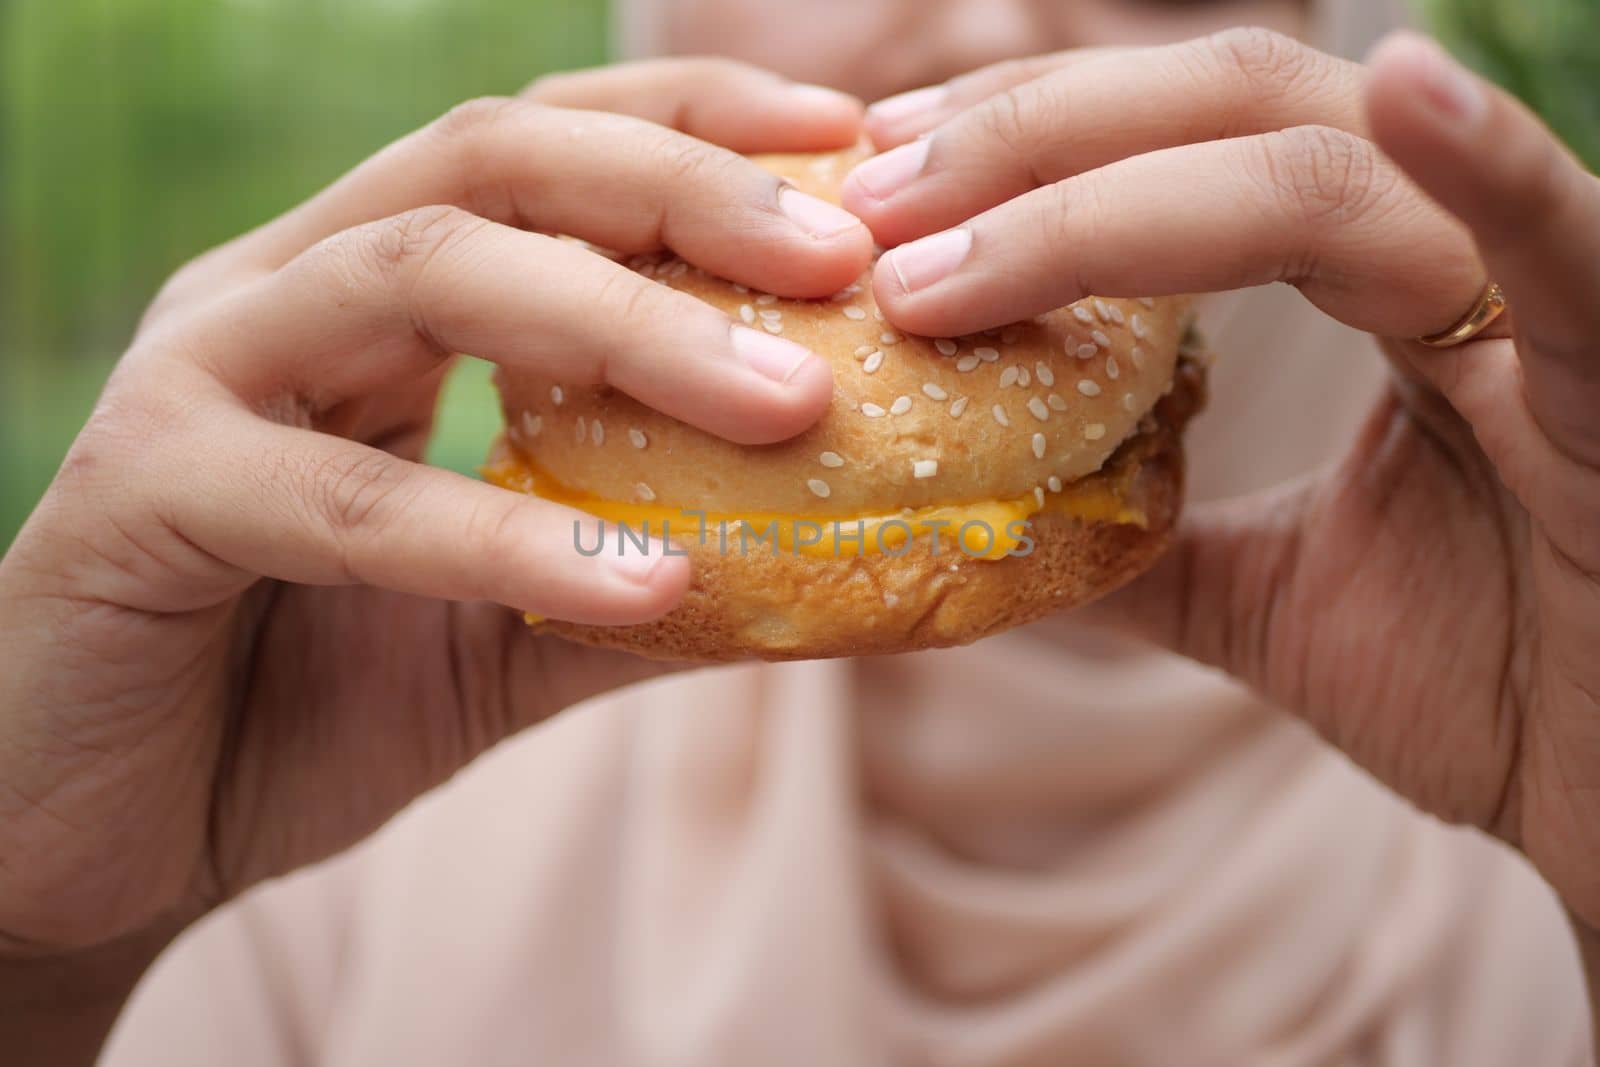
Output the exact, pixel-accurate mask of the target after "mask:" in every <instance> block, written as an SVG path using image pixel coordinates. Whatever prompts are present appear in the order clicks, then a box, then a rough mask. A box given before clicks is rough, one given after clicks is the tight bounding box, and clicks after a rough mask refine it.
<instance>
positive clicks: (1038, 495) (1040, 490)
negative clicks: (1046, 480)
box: [1033, 485, 1044, 508]
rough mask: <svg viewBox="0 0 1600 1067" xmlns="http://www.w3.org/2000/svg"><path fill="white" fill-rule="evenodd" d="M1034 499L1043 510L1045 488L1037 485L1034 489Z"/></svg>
mask: <svg viewBox="0 0 1600 1067" xmlns="http://www.w3.org/2000/svg"><path fill="white" fill-rule="evenodd" d="M1033 499H1034V500H1036V501H1038V504H1039V506H1040V507H1041V508H1042V507H1044V486H1042V485H1036V486H1034V487H1033Z"/></svg>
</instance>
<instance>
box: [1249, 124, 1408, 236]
mask: <svg viewBox="0 0 1600 1067" xmlns="http://www.w3.org/2000/svg"><path fill="white" fill-rule="evenodd" d="M1259 144H1260V163H1261V167H1260V172H1261V174H1262V176H1263V178H1264V180H1265V181H1266V183H1267V185H1268V187H1269V189H1268V191H1269V192H1270V193H1271V194H1272V195H1273V196H1275V197H1276V198H1277V202H1278V204H1279V205H1280V206H1281V207H1282V208H1283V209H1284V210H1285V211H1287V212H1289V213H1290V214H1291V216H1292V217H1294V218H1297V219H1300V220H1303V221H1305V222H1306V223H1309V224H1310V225H1312V226H1313V227H1319V228H1320V227H1324V226H1328V225H1341V224H1344V223H1347V222H1350V221H1351V220H1353V219H1358V218H1362V217H1365V216H1367V215H1370V214H1371V213H1372V212H1373V211H1374V210H1375V209H1377V208H1378V207H1379V206H1380V205H1381V204H1382V203H1383V201H1384V200H1385V198H1386V197H1387V194H1388V193H1389V192H1390V191H1391V189H1392V188H1393V186H1394V173H1393V172H1392V171H1390V170H1388V169H1386V168H1384V167H1382V166H1381V165H1380V164H1379V161H1378V156H1377V153H1376V152H1375V151H1374V150H1373V148H1372V146H1371V145H1370V144H1369V143H1367V142H1366V141H1364V140H1362V139H1361V138H1360V137H1357V136H1355V135H1354V134H1351V133H1347V132H1345V131H1344V130H1339V129H1334V128H1332V127H1328V126H1296V127H1292V128H1290V129H1287V130H1281V131H1277V132H1274V133H1270V134H1266V135H1265V136H1263V137H1262V138H1261V139H1260V141H1259Z"/></svg>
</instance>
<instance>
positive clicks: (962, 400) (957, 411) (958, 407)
mask: <svg viewBox="0 0 1600 1067" xmlns="http://www.w3.org/2000/svg"><path fill="white" fill-rule="evenodd" d="M967 399H968V398H967V397H964V396H958V397H956V401H955V403H953V404H951V405H950V417H951V418H952V419H959V418H960V417H961V413H962V412H963V411H966V410H967Z"/></svg>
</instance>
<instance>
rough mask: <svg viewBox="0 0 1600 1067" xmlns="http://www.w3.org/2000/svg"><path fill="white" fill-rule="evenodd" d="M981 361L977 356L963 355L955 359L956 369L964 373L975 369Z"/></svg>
mask: <svg viewBox="0 0 1600 1067" xmlns="http://www.w3.org/2000/svg"><path fill="white" fill-rule="evenodd" d="M981 362H983V361H982V360H980V359H979V358H978V357H977V356H974V355H965V356H962V357H961V358H960V359H958V360H956V370H958V371H960V372H961V373H962V374H966V373H967V372H968V371H973V370H977V369H978V364H979V363H981Z"/></svg>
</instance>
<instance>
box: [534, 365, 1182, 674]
mask: <svg viewBox="0 0 1600 1067" xmlns="http://www.w3.org/2000/svg"><path fill="white" fill-rule="evenodd" d="M1176 386H1177V387H1176V388H1175V389H1174V390H1173V392H1172V393H1171V394H1170V395H1169V396H1167V397H1166V398H1164V399H1163V400H1162V401H1161V403H1160V404H1158V405H1157V407H1156V410H1155V412H1154V413H1153V418H1152V419H1150V420H1147V422H1146V424H1145V427H1146V428H1145V429H1143V430H1142V431H1141V432H1140V433H1138V434H1137V435H1136V436H1134V437H1133V438H1130V439H1129V440H1128V441H1126V442H1124V444H1123V445H1122V447H1121V449H1119V451H1118V452H1117V453H1116V455H1115V456H1113V458H1112V461H1111V463H1109V464H1108V465H1107V466H1108V467H1110V466H1114V465H1116V464H1119V463H1121V464H1136V465H1137V470H1135V471H1133V472H1132V473H1131V477H1130V478H1129V480H1128V482H1127V488H1126V490H1125V493H1124V501H1125V503H1126V504H1127V505H1128V506H1129V507H1131V508H1134V509H1136V510H1138V511H1140V512H1142V513H1143V515H1144V516H1145V519H1146V522H1145V524H1144V525H1143V526H1138V525H1133V524H1126V523H1114V522H1086V521H1083V520H1080V519H1077V518H1073V517H1071V516H1068V515H1065V514H1062V513H1059V512H1052V511H1048V510H1046V511H1042V512H1039V513H1037V514H1035V515H1034V516H1032V518H1031V520H1030V522H1031V526H1030V529H1029V531H1028V534H1029V536H1030V537H1031V538H1032V539H1033V541H1034V546H1033V550H1032V551H1031V552H1030V553H1029V554H1028V555H1022V556H1008V557H1006V558H1004V559H999V560H985V559H977V558H973V557H970V556H968V555H966V554H965V553H963V552H961V551H960V550H959V549H958V548H956V547H955V546H954V545H953V544H952V542H951V541H950V540H949V539H944V540H943V542H942V544H941V545H940V550H939V551H938V553H937V554H935V552H934V550H933V545H932V541H931V539H929V538H927V537H919V538H917V539H916V540H915V541H914V542H912V543H911V546H910V547H909V548H908V549H907V550H905V551H903V552H902V553H901V554H900V555H897V556H896V555H888V554H884V553H875V554H866V555H846V556H843V557H839V558H834V557H828V556H808V555H796V554H794V553H792V552H784V553H779V554H777V555H774V554H772V553H771V552H770V551H768V550H756V549H752V550H751V551H749V552H748V553H743V554H741V553H739V552H736V551H730V552H729V553H727V554H723V553H721V552H720V551H719V550H718V546H717V543H716V538H715V537H709V538H707V543H706V544H703V545H702V544H699V543H697V542H696V541H694V540H690V541H688V543H686V544H682V545H681V546H680V547H682V548H683V550H684V551H685V553H686V554H687V556H688V557H689V560H690V563H691V564H692V565H693V568H694V580H693V584H692V586H691V588H690V590H689V592H688V593H687V594H686V595H685V597H684V599H683V600H682V601H681V602H680V603H679V604H678V606H677V607H675V608H674V609H673V610H672V611H671V612H669V613H668V614H667V615H665V616H663V617H662V618H660V619H657V620H655V621H653V622H648V623H642V624H638V625H633V626H609V627H608V626H589V625H580V624H576V623H569V622H559V621H555V620H541V621H538V622H535V623H533V626H534V628H535V629H536V630H538V631H539V632H541V633H549V634H555V635H558V636H561V637H564V638H568V639H571V640H574V641H580V642H582V643H584V644H589V645H598V646H602V647H608V648H619V649H626V650H628V651H631V652H635V653H637V654H639V655H642V656H646V657H649V658H652V659H663V660H679V661H704V662H717V661H728V660H741V659H761V660H792V659H825V658H831V657H836V656H867V655H883V654H889V653H897V652H911V651H916V650H918V649H926V648H944V647H949V646H952V645H963V644H968V643H970V642H973V641H976V640H978V639H980V638H983V637H987V636H989V635H991V634H995V633H999V632H1000V631H1002V630H1006V629H1009V628H1011V627H1013V626H1020V625H1022V624H1024V623H1028V622H1032V621H1033V620H1035V619H1038V618H1041V617H1042V616H1044V615H1048V614H1050V613H1052V612H1056V611H1061V610H1064V609H1068V608H1073V607H1077V606H1079V605H1082V604H1085V603H1088V602H1089V601H1091V600H1094V599H1096V598H1098V597H1100V596H1103V595H1105V594H1106V593H1109V592H1111V591H1112V590H1114V589H1116V588H1118V587H1119V586H1122V585H1124V584H1125V583H1127V582H1129V581H1131V580H1132V579H1133V578H1135V577H1137V576H1138V575H1139V574H1141V573H1142V572H1144V571H1145V570H1146V569H1148V568H1149V567H1150V565H1151V564H1152V563H1154V562H1155V560H1156V559H1157V558H1158V557H1159V556H1160V555H1161V554H1162V552H1163V551H1165V549H1166V548H1167V546H1168V544H1169V543H1170V541H1171V536H1172V530H1173V526H1174V525H1175V524H1176V522H1177V518H1178V512H1179V508H1180V505H1181V501H1182V497H1183V470H1184V463H1183V448H1182V443H1181V440H1180V432H1181V430H1182V427H1183V424H1184V422H1186V421H1187V418H1188V415H1189V414H1190V412H1191V411H1193V410H1194V408H1195V407H1196V406H1197V405H1198V393H1199V389H1200V374H1199V371H1198V368H1197V367H1195V366H1194V365H1193V364H1192V363H1189V362H1188V361H1185V365H1183V366H1180V369H1179V373H1178V376H1177V380H1176ZM1069 488H1070V487H1069Z"/></svg>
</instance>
